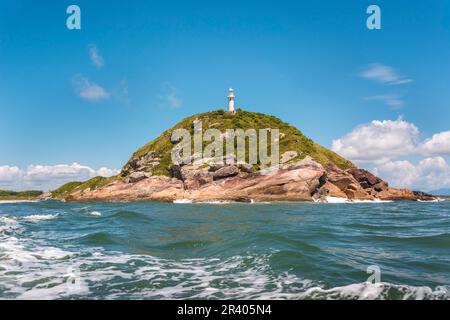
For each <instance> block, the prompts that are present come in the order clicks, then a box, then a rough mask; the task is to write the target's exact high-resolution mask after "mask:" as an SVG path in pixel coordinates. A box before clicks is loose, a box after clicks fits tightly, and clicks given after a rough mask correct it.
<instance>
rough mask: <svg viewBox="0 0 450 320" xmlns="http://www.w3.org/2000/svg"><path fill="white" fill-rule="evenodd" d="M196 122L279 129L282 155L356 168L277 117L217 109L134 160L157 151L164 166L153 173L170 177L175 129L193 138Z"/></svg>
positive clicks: (159, 140) (148, 147)
mask: <svg viewBox="0 0 450 320" xmlns="http://www.w3.org/2000/svg"><path fill="white" fill-rule="evenodd" d="M195 119H199V120H202V125H203V131H204V130H206V129H208V128H210V127H211V128H212V127H213V128H216V129H218V130H220V131H221V132H222V133H223V132H225V130H226V129H238V128H239V129H243V130H247V129H256V130H259V129H266V128H272V129H279V130H280V135H281V134H283V135H284V137H283V138H281V139H280V155H281V154H283V153H284V152H286V151H296V152H297V153H298V154H299V157H298V158H297V159H296V160H299V159H303V158H305V157H306V156H311V157H312V158H314V159H316V160H317V161H318V162H319V163H321V164H322V165H327V164H329V163H330V162H333V163H335V164H336V165H337V166H339V167H340V168H342V169H349V168H352V167H354V165H353V163H351V162H350V161H348V160H346V159H344V158H343V157H341V156H339V155H338V154H336V153H335V152H333V151H331V150H328V149H326V148H325V147H322V146H320V145H318V144H316V143H314V142H313V141H312V140H311V139H309V138H307V137H305V136H304V135H303V133H302V132H301V131H300V130H298V129H297V128H295V127H294V126H291V125H289V124H287V123H285V122H283V121H281V120H280V119H278V118H276V117H274V116H269V115H265V114H262V113H256V112H248V111H244V110H240V109H238V110H237V112H236V114H234V115H233V114H229V113H227V112H225V111H223V110H216V111H211V112H206V113H202V114H198V115H194V116H191V117H188V118H185V119H184V120H182V121H181V122H179V123H178V124H177V125H175V126H174V127H173V128H171V129H169V130H166V131H165V132H163V133H162V134H161V135H160V136H159V137H158V138H156V139H155V140H153V141H151V142H149V143H147V144H146V145H145V146H143V147H142V148H140V149H139V150H138V151H136V152H135V153H134V154H133V156H132V157H131V159H130V161H131V160H133V159H136V158H139V157H141V156H143V155H145V154H147V153H148V152H150V151H153V152H155V157H158V158H160V159H161V162H160V164H159V165H158V166H157V167H156V168H154V170H153V174H154V175H165V176H167V175H168V167H169V166H170V165H171V164H172V160H171V150H172V148H173V146H174V145H173V144H172V143H171V142H170V135H171V133H172V132H173V131H174V130H175V129H180V128H184V129H187V130H189V131H190V132H191V134H192V135H193V133H194V132H193V128H192V126H191V124H192V122H193V121H194V120H195ZM224 140H225V139H224ZM209 143H210V142H204V143H203V144H204V146H206V145H208V144H209ZM130 161H129V162H128V163H127V164H126V165H125V168H127V167H129V163H130Z"/></svg>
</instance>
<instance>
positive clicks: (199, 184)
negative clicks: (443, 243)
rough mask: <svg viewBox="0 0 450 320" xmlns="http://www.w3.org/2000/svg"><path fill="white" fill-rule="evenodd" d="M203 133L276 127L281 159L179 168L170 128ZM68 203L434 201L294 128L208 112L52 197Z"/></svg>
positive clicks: (265, 118)
mask: <svg viewBox="0 0 450 320" xmlns="http://www.w3.org/2000/svg"><path fill="white" fill-rule="evenodd" d="M199 120H201V121H202V125H203V129H204V130H206V129H208V128H216V129H218V130H219V131H220V132H225V130H226V129H236V128H241V129H244V130H247V129H256V130H258V129H265V128H277V129H279V130H280V140H279V145H280V162H281V165H280V167H279V169H277V170H266V169H262V168H261V167H260V166H259V164H255V165H249V164H245V163H241V164H232V165H230V164H226V163H224V162H207V163H197V164H192V163H189V164H186V165H178V164H173V163H172V161H171V150H172V148H173V147H174V145H176V144H177V143H178V141H176V139H174V138H173V135H172V134H173V132H174V130H175V129H180V128H182V129H186V130H188V131H189V132H191V133H193V130H194V124H195V122H196V121H197V122H198V121H199ZM53 194H54V195H55V196H56V197H58V196H59V197H60V198H65V199H67V200H74V201H75V200H110V201H144V200H158V201H174V200H180V199H190V200H193V201H210V200H230V201H242V202H251V201H320V200H322V201H326V200H327V199H328V197H338V198H346V199H350V200H377V199H380V200H432V199H433V198H432V197H431V196H429V195H425V194H422V193H418V192H413V191H410V190H399V189H394V188H391V187H389V185H388V183H386V182H384V181H383V180H381V179H380V178H378V177H376V176H374V175H373V174H371V173H370V172H368V171H365V170H361V169H358V168H356V167H355V166H354V165H353V164H352V163H351V162H350V161H348V160H346V159H344V158H342V157H340V156H339V155H337V154H336V153H334V152H332V151H330V150H328V149H326V148H324V147H322V146H320V145H318V144H316V143H314V142H313V141H312V140H310V139H308V138H307V137H305V136H304V135H303V134H302V133H301V132H300V131H299V130H298V129H296V128H295V127H293V126H290V125H288V124H286V123H284V122H282V121H281V120H279V119H277V118H275V117H272V116H267V115H263V114H257V113H251V112H245V111H240V110H238V112H237V113H236V114H234V115H231V114H228V113H224V112H222V111H214V112H208V113H204V114H199V115H195V116H192V117H189V118H187V119H184V120H183V121H181V122H180V123H178V124H177V125H176V126H175V127H173V128H172V129H170V130H167V131H165V132H164V133H163V134H162V135H161V136H159V137H158V138H157V139H155V140H153V141H151V142H150V143H148V144H147V145H145V146H144V147H142V148H141V149H139V150H138V151H137V152H135V153H134V154H133V156H132V157H131V159H130V160H129V161H128V162H127V164H126V165H125V166H124V167H123V168H122V171H121V173H120V175H119V176H116V177H113V178H109V179H99V178H94V179H92V180H90V181H87V182H85V183H82V184H80V183H74V184H72V185H71V184H69V185H65V186H63V187H61V188H60V189H59V190H55V191H54V193H53Z"/></svg>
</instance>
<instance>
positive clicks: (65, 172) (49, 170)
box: [0, 162, 119, 191]
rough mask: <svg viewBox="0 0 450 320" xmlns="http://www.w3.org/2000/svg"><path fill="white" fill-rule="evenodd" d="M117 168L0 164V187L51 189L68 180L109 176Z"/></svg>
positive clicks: (116, 172) (73, 164)
mask: <svg viewBox="0 0 450 320" xmlns="http://www.w3.org/2000/svg"><path fill="white" fill-rule="evenodd" d="M118 173H119V171H118V170H114V169H109V168H105V167H102V168H100V169H98V170H95V169H92V168H91V167H89V166H84V165H80V164H78V163H76V162H75V163H72V164H70V165H69V164H59V165H54V166H48V165H30V166H28V167H27V168H26V169H25V170H22V169H20V168H19V167H17V166H0V189H8V190H25V189H38V190H44V191H48V190H53V189H56V188H58V187H59V186H61V185H63V184H65V183H67V182H70V181H85V180H89V179H91V178H93V177H96V176H103V177H110V176H113V175H116V174H118Z"/></svg>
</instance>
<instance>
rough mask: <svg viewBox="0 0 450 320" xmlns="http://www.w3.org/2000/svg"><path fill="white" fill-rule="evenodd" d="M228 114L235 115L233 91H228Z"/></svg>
mask: <svg viewBox="0 0 450 320" xmlns="http://www.w3.org/2000/svg"><path fill="white" fill-rule="evenodd" d="M228 112H229V113H235V111H234V92H233V89H232V88H230V89H228Z"/></svg>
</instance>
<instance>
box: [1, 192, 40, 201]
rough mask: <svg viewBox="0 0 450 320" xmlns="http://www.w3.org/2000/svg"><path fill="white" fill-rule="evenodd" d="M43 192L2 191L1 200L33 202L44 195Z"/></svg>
mask: <svg viewBox="0 0 450 320" xmlns="http://www.w3.org/2000/svg"><path fill="white" fill-rule="evenodd" d="M42 194H43V192H42V191H37V190H28V191H19V192H17V191H10V190H0V200H33V199H34V198H36V197H39V196H40V195H42Z"/></svg>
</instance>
